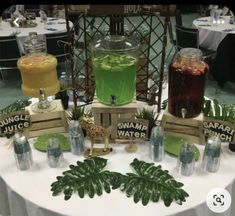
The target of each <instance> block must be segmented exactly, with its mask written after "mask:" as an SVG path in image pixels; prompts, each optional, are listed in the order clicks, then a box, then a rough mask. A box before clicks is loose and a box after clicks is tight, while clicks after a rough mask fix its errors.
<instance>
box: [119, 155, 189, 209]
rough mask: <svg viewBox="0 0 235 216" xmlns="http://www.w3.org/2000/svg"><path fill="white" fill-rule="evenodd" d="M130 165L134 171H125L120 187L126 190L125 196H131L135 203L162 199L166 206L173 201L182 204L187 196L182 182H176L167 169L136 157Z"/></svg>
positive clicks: (145, 203)
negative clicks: (125, 174)
mask: <svg viewBox="0 0 235 216" xmlns="http://www.w3.org/2000/svg"><path fill="white" fill-rule="evenodd" d="M130 165H131V166H132V167H133V169H134V170H135V172H136V173H127V176H126V177H125V178H124V179H123V180H124V182H123V183H122V185H121V187H120V189H121V190H122V191H124V192H126V195H127V197H131V196H133V199H134V202H135V203H138V202H139V201H141V202H142V204H143V205H144V206H145V205H147V204H148V203H149V201H152V202H158V201H159V200H160V199H162V200H163V201H164V204H165V206H167V207H168V206H170V205H171V203H172V202H173V201H176V203H178V204H179V205H182V203H183V202H185V201H186V200H185V198H186V197H188V196H189V195H188V193H186V192H185V191H184V190H183V189H181V187H182V186H183V184H182V183H180V182H177V181H176V180H175V179H174V178H173V177H172V176H171V175H169V174H168V171H167V170H162V169H161V166H160V165H158V166H155V165H154V163H146V162H144V161H140V160H138V159H136V158H135V159H134V160H133V162H132V163H131V164H130Z"/></svg>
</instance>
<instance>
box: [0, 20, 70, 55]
mask: <svg viewBox="0 0 235 216" xmlns="http://www.w3.org/2000/svg"><path fill="white" fill-rule="evenodd" d="M40 20H41V19H40V17H36V20H35V22H36V23H37V26H35V27H27V28H22V27H20V28H16V27H12V26H11V25H10V23H9V22H8V21H2V22H1V23H0V37H4V36H10V35H12V34H16V39H17V42H18V46H19V50H20V52H21V53H24V51H23V42H24V41H25V40H26V39H27V37H28V35H29V33H30V32H37V34H38V35H39V38H40V39H41V40H45V34H53V33H60V32H66V31H67V29H66V21H65V19H61V18H54V17H48V19H47V25H46V27H45V26H44V24H43V23H42V22H41V21H40ZM69 26H70V27H72V26H73V23H72V22H71V21H69Z"/></svg>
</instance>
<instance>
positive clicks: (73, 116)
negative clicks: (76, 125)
mask: <svg viewBox="0 0 235 216" xmlns="http://www.w3.org/2000/svg"><path fill="white" fill-rule="evenodd" d="M82 116H87V117H92V116H93V114H92V112H90V111H85V107H84V106H83V107H79V108H77V109H75V108H73V109H72V111H71V113H69V119H70V120H79V119H80V118H81V117H82Z"/></svg>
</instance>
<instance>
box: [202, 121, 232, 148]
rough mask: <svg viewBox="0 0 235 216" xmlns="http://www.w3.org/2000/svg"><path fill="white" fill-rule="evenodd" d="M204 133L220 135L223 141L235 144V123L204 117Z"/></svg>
mask: <svg viewBox="0 0 235 216" xmlns="http://www.w3.org/2000/svg"><path fill="white" fill-rule="evenodd" d="M203 133H204V134H205V135H206V136H208V135H209V136H213V135H216V136H219V138H220V140H221V141H223V142H229V143H232V144H235V125H234V124H232V123H229V122H225V121H221V120H217V119H212V118H207V117H204V120H203Z"/></svg>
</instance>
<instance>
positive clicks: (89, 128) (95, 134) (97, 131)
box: [79, 116, 112, 157]
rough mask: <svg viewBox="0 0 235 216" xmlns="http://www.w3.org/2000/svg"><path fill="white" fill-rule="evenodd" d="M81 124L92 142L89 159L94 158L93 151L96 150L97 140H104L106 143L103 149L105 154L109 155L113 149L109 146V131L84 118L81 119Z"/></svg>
mask: <svg viewBox="0 0 235 216" xmlns="http://www.w3.org/2000/svg"><path fill="white" fill-rule="evenodd" d="M79 121H80V124H81V127H82V128H83V129H84V130H86V132H87V136H88V137H89V138H90V140H91V148H90V151H89V154H88V157H92V156H93V149H94V144H95V139H96V138H102V139H103V141H104V148H103V153H107V152H110V151H112V148H110V145H109V133H110V132H109V130H110V129H111V128H109V129H105V128H104V127H102V126H99V125H95V124H94V123H93V122H92V120H91V118H88V117H85V116H82V117H81V118H80V119H79Z"/></svg>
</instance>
